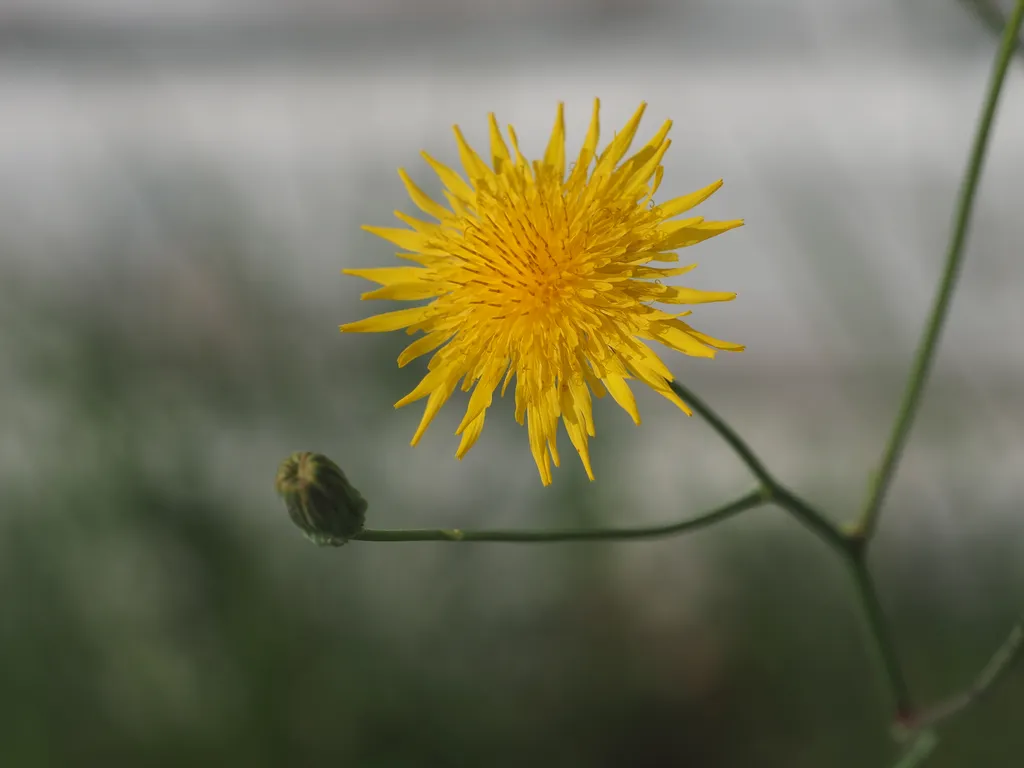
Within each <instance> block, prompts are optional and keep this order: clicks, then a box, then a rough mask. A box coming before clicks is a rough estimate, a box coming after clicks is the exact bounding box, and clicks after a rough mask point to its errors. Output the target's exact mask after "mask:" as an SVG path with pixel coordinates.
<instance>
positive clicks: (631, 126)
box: [594, 101, 647, 176]
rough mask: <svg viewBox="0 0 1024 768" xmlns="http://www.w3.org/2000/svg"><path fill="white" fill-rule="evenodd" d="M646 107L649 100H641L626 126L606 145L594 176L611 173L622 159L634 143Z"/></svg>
mask: <svg viewBox="0 0 1024 768" xmlns="http://www.w3.org/2000/svg"><path fill="white" fill-rule="evenodd" d="M646 109H647V102H646V101H643V102H640V106H639V107H638V108H637V110H636V112H634V113H633V116H632V117H631V118H629V121H628V122H627V123H626V125H625V127H624V128H623V129H622V130H621V131H619V133H618V134H616V136H615V138H614V139H612V141H611V143H610V144H609V145H608V146H607V147H605V150H604V152H602V153H601V157H600V158H598V161H597V167H596V168H595V169H594V176H598V175H610V174H611V171H612V169H613V168H614V167H615V166H616V164H617V163H618V162H619V160H621V159H622V156H623V155H625V154H626V152H628V151H629V146H630V144H632V143H633V138H634V137H635V136H636V130H637V128H639V127H640V120H641V118H643V116H644V111H645V110H646Z"/></svg>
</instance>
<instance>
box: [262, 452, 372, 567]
mask: <svg viewBox="0 0 1024 768" xmlns="http://www.w3.org/2000/svg"><path fill="white" fill-rule="evenodd" d="M274 487H275V488H276V489H277V492H278V493H279V494H280V495H281V496H282V497H283V498H284V503H285V505H286V506H287V507H288V515H289V516H290V517H291V519H292V522H294V523H295V524H296V525H297V526H299V528H301V529H302V531H303V533H305V534H306V537H307V538H308V539H309V540H310V541H312V542H313V543H315V544H319V545H321V546H326V545H330V546H335V547H340V546H341V545H342V544H344V543H345V542H346V541H348V540H349V539H350V538H352V537H353V536H355V535H356V534H357V533H359V532H360V531H361V530H362V529H363V522H364V521H365V519H366V506H367V505H366V500H365V499H364V498H363V497H362V495H361V494H360V493H359V491H357V490H356V489H355V488H353V487H352V486H351V485H350V484H349V482H348V478H347V477H345V473H344V472H342V471H341V467H339V466H338V465H337V464H335V463H334V462H333V461H331V460H330V459H329V458H327V457H326V456H324V455H323V454H321V453H310V452H309V451H302V452H300V453H293V454H292V455H291V456H289V457H288V458H287V459H285V460H284V461H283V462H281V466H280V468H279V469H278V470H277V479H276V481H275V482H274Z"/></svg>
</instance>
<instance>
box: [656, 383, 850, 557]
mask: <svg viewBox="0 0 1024 768" xmlns="http://www.w3.org/2000/svg"><path fill="white" fill-rule="evenodd" d="M668 384H669V386H670V387H671V388H672V391H673V392H675V393H676V394H677V395H679V397H681V398H682V399H683V400H684V401H686V403H687V404H688V405H690V406H692V408H693V410H694V411H696V412H697V413H699V414H700V415H701V417H702V418H703V419H704V420H705V421H706V422H707V423H708V424H710V425H711V428H712V429H714V430H715V432H717V433H718V434H719V436H720V437H721V438H722V439H723V440H725V442H727V443H728V444H729V446H730V447H731V448H732V449H733V450H734V451H735V452H736V454H737V455H738V456H739V457H740V459H742V460H743V463H744V464H746V465H747V467H748V468H749V469H750V471H751V472H752V473H753V475H754V477H756V478H757V479H758V480H760V481H761V483H762V484H763V486H764V489H765V490H764V493H765V494H767V495H768V496H769V497H770V498H771V499H772V501H774V502H775V503H776V504H778V505H779V506H780V507H782V508H783V509H785V510H786V511H787V512H789V513H790V514H792V515H793V516H794V517H795V518H796V519H797V520H799V521H800V522H801V523H803V524H804V525H805V526H807V527H808V528H810V529H811V530H812V531H813V532H814V533H816V534H818V536H820V537H821V538H822V539H824V540H825V541H826V542H827V543H828V544H830V545H831V546H833V547H835V548H836V549H838V550H840V551H842V552H844V553H845V552H847V551H848V550H849V549H850V548H851V544H852V542H850V541H849V540H848V538H847V537H846V536H844V535H843V533H842V532H841V531H840V530H839V529H838V528H836V526H835V525H833V524H832V523H831V522H829V520H828V518H827V517H825V515H823V514H822V513H821V512H819V511H818V510H817V509H815V508H814V507H813V506H811V505H810V504H809V503H807V502H806V501H804V500H803V499H801V498H800V497H798V496H797V495H796V494H794V493H793V492H792V491H790V490H789V489H788V488H786V487H785V486H783V485H782V484H781V483H780V482H779V481H778V480H776V479H775V478H774V477H773V476H772V473H771V472H769V471H768V468H767V467H766V466H765V465H764V462H762V461H761V459H760V458H758V456H757V454H756V453H754V449H753V448H751V447H750V446H749V445H747V443H746V441H745V440H743V438H742V437H740V436H739V435H738V434H737V433H736V432H735V430H733V428H732V427H730V426H729V425H728V424H727V423H726V422H725V419H723V418H722V417H721V416H719V415H718V413H717V412H716V411H715V409H714V408H712V407H711V406H710V405H708V404H707V403H705V402H704V401H703V400H701V399H700V398H699V397H698V396H697V395H696V394H695V393H694V392H693V391H692V390H690V389H687V388H686V387H684V386H683V385H682V384H680V383H679V382H678V381H670V382H669V383H668Z"/></svg>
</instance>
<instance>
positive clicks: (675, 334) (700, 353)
mask: <svg viewBox="0 0 1024 768" xmlns="http://www.w3.org/2000/svg"><path fill="white" fill-rule="evenodd" d="M652 333H653V334H654V338H655V339H657V340H658V341H660V342H661V343H662V344H664V345H665V346H667V347H671V348H672V349H674V350H676V351H678V352H682V353H683V354H684V355H689V356H690V357H714V356H715V351H714V350H713V349H710V348H709V347H706V346H705V345H704V344H703V343H701V342H700V341H699V340H698V339H695V338H694V337H693V336H691V335H690V334H689V333H687V332H686V331H684V330H682V329H680V328H676V327H673V326H669V325H661V326H660V327H658V328H657V329H656V330H653V329H652Z"/></svg>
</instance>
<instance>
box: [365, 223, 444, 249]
mask: <svg viewBox="0 0 1024 768" xmlns="http://www.w3.org/2000/svg"><path fill="white" fill-rule="evenodd" d="M363 229H364V230H366V231H367V232H369V233H370V234H373V235H376V236H377V237H382V238H384V239H385V240H387V241H388V242H389V243H394V244H395V245H397V246H398V247H399V248H404V249H405V250H407V251H415V252H419V253H428V252H432V251H433V252H435V253H437V251H436V250H434V249H432V248H431V247H430V244H429V243H430V240H429V238H427V237H426V236H425V235H422V234H420V233H419V232H414V231H413V230H411V229H396V228H393V227H371V226H369V225H368V224H364V225H363Z"/></svg>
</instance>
